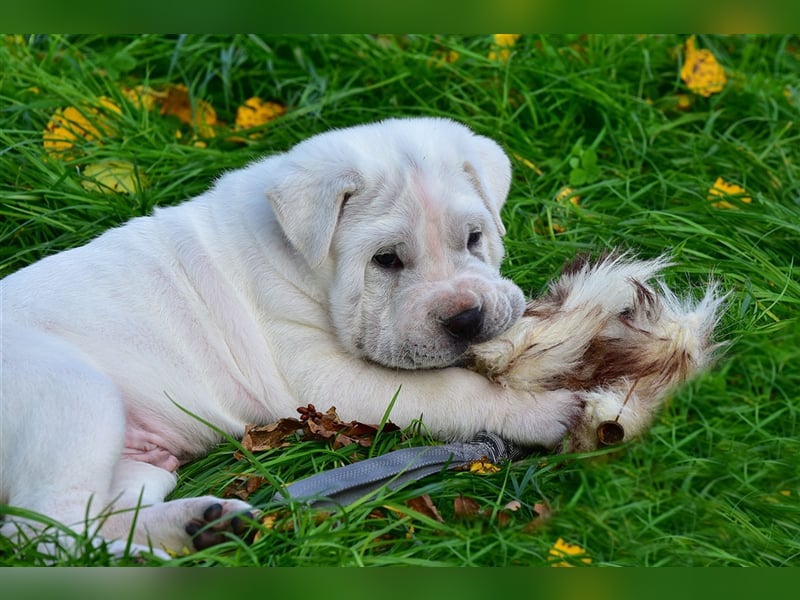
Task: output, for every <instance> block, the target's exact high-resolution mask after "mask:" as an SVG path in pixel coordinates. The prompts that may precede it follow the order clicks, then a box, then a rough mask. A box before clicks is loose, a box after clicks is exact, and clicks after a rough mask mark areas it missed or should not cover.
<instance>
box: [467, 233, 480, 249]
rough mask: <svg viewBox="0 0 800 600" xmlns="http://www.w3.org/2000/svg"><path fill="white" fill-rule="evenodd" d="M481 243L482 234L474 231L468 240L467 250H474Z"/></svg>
mask: <svg viewBox="0 0 800 600" xmlns="http://www.w3.org/2000/svg"><path fill="white" fill-rule="evenodd" d="M480 243H481V232H480V231H472V232H470V234H469V237H468V238H467V248H474V247H475V246H477V245H478V244H480Z"/></svg>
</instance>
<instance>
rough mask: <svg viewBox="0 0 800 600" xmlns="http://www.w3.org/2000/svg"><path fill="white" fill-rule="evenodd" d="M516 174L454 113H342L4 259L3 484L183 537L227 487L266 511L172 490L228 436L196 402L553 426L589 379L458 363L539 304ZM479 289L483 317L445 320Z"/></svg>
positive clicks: (565, 421) (239, 426)
mask: <svg viewBox="0 0 800 600" xmlns="http://www.w3.org/2000/svg"><path fill="white" fill-rule="evenodd" d="M509 182H510V167H509V162H508V159H507V158H506V156H505V155H504V154H503V152H502V151H501V150H500V148H499V147H498V146H497V144H495V143H494V142H492V141H490V140H488V139H486V138H482V137H479V136H476V135H474V134H473V133H472V132H471V131H469V130H468V129H467V128H465V127H463V126H461V125H459V124H456V123H454V122H452V121H448V120H443V119H400V120H390V121H385V122H381V123H377V124H370V125H365V126H361V127H356V128H351V129H344V130H337V131H332V132H328V133H325V134H321V135H319V136H316V137H313V138H311V139H309V140H307V141H305V142H303V143H301V144H299V145H297V146H296V147H295V148H293V149H292V150H290V151H289V152H287V153H285V154H280V155H276V156H272V157H269V158H266V159H263V160H261V161H258V162H255V163H253V164H251V165H249V166H247V167H245V168H243V169H241V170H238V171H233V172H230V173H228V174H226V175H224V176H223V177H222V178H221V179H220V180H219V181H217V182H216V184H215V185H214V187H213V188H211V189H210V190H209V191H207V192H206V193H204V194H202V195H201V196H199V197H197V198H194V199H192V200H190V201H188V202H185V203H184V204H181V205H179V206H176V207H172V208H162V209H157V210H156V211H155V212H154V213H153V215H152V216H148V217H143V218H137V219H134V220H132V221H130V222H129V223H127V224H125V225H124V226H122V227H119V228H116V229H113V230H111V231H108V232H106V233H105V234H103V235H102V236H100V237H98V238H97V239H95V240H94V241H92V242H90V243H89V244H87V245H85V246H83V247H80V248H77V249H74V250H69V251H66V252H61V253H59V254H56V255H53V256H50V257H48V258H45V259H44V260H41V261H39V262H38V263H35V264H33V265H31V266H29V267H27V268H24V269H22V270H20V271H18V272H17V273H14V274H12V275H10V276H8V277H6V278H5V279H3V280H2V282H0V302H1V303H2V314H0V328H1V329H0V344H1V345H2V367H0V368H2V378H1V379H2V382H1V384H2V388H1V389H0V399H1V400H2V407H1V408H2V413H1V414H0V426H1V427H2V429H1V430H0V445H2V448H0V452H1V453H2V473H1V475H2V477H0V501H2V502H6V503H8V504H11V505H13V506H18V507H22V508H26V509H30V510H33V511H38V512H41V513H44V514H46V515H49V516H50V517H52V518H54V519H57V520H60V521H62V522H63V523H66V524H67V525H69V526H71V527H74V528H75V529H76V530H79V531H80V530H83V529H84V527H86V524H87V519H88V521H89V523H90V524H89V527H90V528H92V530H94V529H96V528H98V527H99V533H100V535H102V536H104V537H106V538H108V539H111V540H125V539H126V538H127V536H128V534H129V532H130V530H131V528H132V526H133V524H132V522H133V517H134V514H135V516H136V525H135V527H133V541H134V542H135V543H136V544H139V545H141V546H142V547H144V546H147V545H149V544H152V545H153V546H154V547H156V548H161V547H164V548H169V549H172V550H181V549H182V548H184V547H191V544H192V540H191V539H190V536H189V535H188V534H187V532H186V530H185V526H186V524H187V522H189V521H193V520H197V519H199V518H201V516H202V515H203V513H204V511H205V510H206V509H207V508H208V507H209V506H210V505H212V504H213V503H215V502H221V504H222V505H223V510H224V512H225V513H226V514H227V515H231V514H234V513H237V512H239V511H243V510H247V509H249V506H248V505H247V504H245V503H243V502H241V501H238V500H224V501H220V500H218V499H213V498H208V497H204V498H192V499H187V500H180V501H171V502H164V501H163V500H164V497H165V495H166V494H167V493H168V492H169V491H170V490H171V489H172V487H173V486H174V485H175V475H174V472H175V470H176V469H177V467H178V466H179V465H180V464H182V463H185V462H187V461H189V460H192V459H193V458H196V457H198V456H201V455H202V454H204V453H205V452H207V451H208V449H209V448H210V447H212V446H213V445H214V444H216V443H218V442H219V441H220V436H219V435H218V434H217V433H216V432H215V431H214V430H213V429H211V428H209V427H207V426H206V425H204V424H203V423H202V422H201V421H200V420H198V419H195V418H193V417H192V416H190V415H188V414H187V413H186V412H185V411H188V412H189V413H192V414H194V415H197V417H199V418H200V419H202V420H205V421H208V422H210V423H212V424H213V425H214V426H215V427H217V428H219V429H221V430H222V431H224V432H227V433H228V434H230V435H233V436H240V435H241V434H242V433H243V431H244V427H245V425H246V424H247V423H254V422H255V423H265V422H270V421H272V420H275V419H277V418H281V417H286V416H291V415H293V414H295V409H296V408H297V407H298V406H305V405H306V404H308V403H315V404H316V405H318V406H319V405H320V404H321V405H323V407H324V406H325V404H326V403H335V405H336V408H337V410H338V412H339V414H340V415H342V417H343V418H346V419H358V420H361V421H365V422H379V420H380V419H381V417H382V416H383V414H384V411H385V410H386V408H387V405H388V404H389V402H390V400H391V398H392V397H393V395H394V394H395V392H396V391H397V390H398V389H400V390H401V391H400V394H399V397H398V399H397V402H396V404H395V406H394V408H393V411H392V413H391V415H390V418H391V420H392V421H394V422H395V423H397V424H398V425H401V426H407V425H409V424H411V423H412V422H413V421H414V420H416V419H420V418H421V419H422V420H423V421H424V423H425V424H426V426H427V427H428V429H429V430H430V431H431V432H433V433H434V434H435V435H437V436H439V437H441V438H465V437H469V436H471V435H473V434H474V433H476V432H477V431H479V430H483V429H488V430H490V431H494V432H496V433H498V434H500V435H502V436H504V437H506V438H508V439H510V440H514V441H517V442H520V443H524V444H541V445H545V446H553V445H555V444H557V443H558V442H559V441H560V440H561V439H562V437H563V436H564V435H565V433H566V431H567V427H568V426H569V424H570V422H571V421H572V420H574V419H575V418H577V416H578V415H579V413H580V403H579V401H578V400H577V398H576V395H575V394H574V393H572V392H568V391H559V390H556V391H552V392H550V391H548V392H544V391H542V392H536V393H531V392H529V391H526V390H513V389H510V388H507V387H503V386H500V385H496V384H494V383H491V382H490V381H488V380H487V379H486V378H484V377H482V376H480V375H478V374H476V373H474V372H472V371H469V370H467V369H463V368H456V367H448V365H451V364H453V363H455V362H456V361H458V360H459V359H460V358H461V356H462V355H463V353H464V352H465V351H466V349H467V345H468V344H469V343H470V342H474V341H480V340H483V339H488V338H490V337H492V336H494V335H496V334H498V333H500V332H502V331H503V330H504V329H506V328H507V327H508V326H510V325H511V324H512V323H513V322H514V321H515V320H516V319H517V318H518V317H519V315H520V314H521V312H522V310H523V308H524V298H523V296H522V293H521V292H520V291H519V289H518V288H517V287H516V286H514V285H513V284H512V283H511V282H510V281H508V280H505V279H503V278H501V277H500V275H499V272H498V267H499V265H500V261H501V259H502V256H503V248H502V244H501V237H500V236H501V231H502V225H501V224H500V217H499V210H500V208H501V206H502V205H503V203H504V201H505V197H506V194H507V192H508V188H509ZM476 231H480V232H481V236H482V237H481V239H480V240H479V243H477V244H475V245H473V246H468V244H467V241H468V239H470V234H471V233H475V232H476ZM379 253H396V254H397V256H398V257H399V259H400V260H402V263H403V268H402V269H399V270H396V271H392V270H386V269H383V268H381V267H380V266H378V265H376V264H375V262H373V260H372V258H373V256H374V255H376V254H379ZM470 308H479V309H480V310H482V311H483V314H484V318H483V320H482V322H481V326H480V328H478V330H477V331H476V332H475V333H474V336H473V335H472V334H470V335H471V337H470V339H468V340H465V339H456V338H455V337H454V336H453V335H450V334H448V333H447V332H446V331H444V330H443V327H442V323H443V321H446V320H447V319H448V318H449V317H452V316H453V315H456V314H459V313H460V312H462V311H465V310H468V309H470ZM434 367H440V368H436V369H433V368H434ZM412 369H413V370H412ZM140 499H141V501H142V504H143V507H141V508H140V509H139V510H138V512H136V513H135V512H134V511H133V509H134V508H135V507H137V505H138V504H139V502H140ZM17 526H23V527H24V526H26V524H25V523H24V522H23V521H21V520H13V519H12V520H9V521H8V522H6V524H5V526H4V527H3V532H4V533H5V534H7V535H15V533H16V528H17Z"/></svg>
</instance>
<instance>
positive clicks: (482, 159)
mask: <svg viewBox="0 0 800 600" xmlns="http://www.w3.org/2000/svg"><path fill="white" fill-rule="evenodd" d="M464 171H465V172H466V174H467V176H468V177H469V178H470V181H471V182H472V185H473V186H475V189H476V190H477V191H478V194H479V195H480V197H481V199H482V200H483V201H484V203H485V204H486V208H488V209H489V212H491V213H492V217H494V221H495V224H496V225H497V229H498V230H499V231H500V235H505V233H506V229H505V227H503V222H502V221H501V220H500V209H501V208H503V204H505V202H506V197H507V196H508V190H509V188H510V187H511V161H509V160H508V156H506V153H505V152H503V149H502V148H500V146H499V145H498V144H497V143H496V142H494V141H492V140H490V139H489V138H487V137H483V136H480V135H475V136H473V137H472V138H471V139H470V145H469V149H468V157H467V160H465V161H464Z"/></svg>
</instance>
